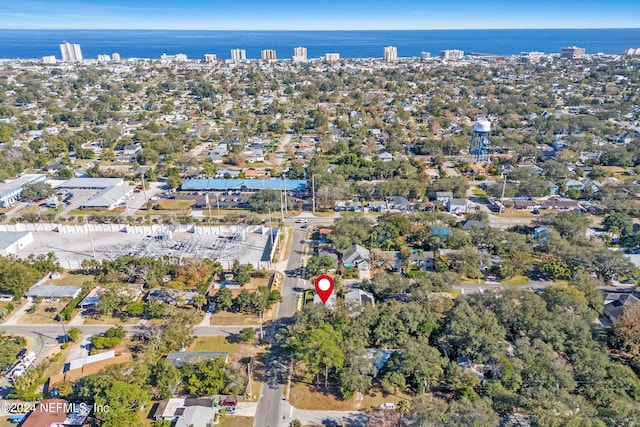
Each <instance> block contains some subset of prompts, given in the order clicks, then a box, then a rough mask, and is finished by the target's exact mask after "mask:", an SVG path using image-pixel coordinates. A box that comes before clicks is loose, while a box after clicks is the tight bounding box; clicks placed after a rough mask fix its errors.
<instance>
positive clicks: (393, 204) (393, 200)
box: [388, 196, 410, 212]
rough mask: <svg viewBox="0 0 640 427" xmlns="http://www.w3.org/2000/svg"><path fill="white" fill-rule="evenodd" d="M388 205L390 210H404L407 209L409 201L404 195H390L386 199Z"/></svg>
mask: <svg viewBox="0 0 640 427" xmlns="http://www.w3.org/2000/svg"><path fill="white" fill-rule="evenodd" d="M388 205H389V209H390V210H397V211H400V212H404V211H406V210H408V209H409V207H410V203H409V200H407V198H406V197H399V196H396V197H390V198H389V199H388Z"/></svg>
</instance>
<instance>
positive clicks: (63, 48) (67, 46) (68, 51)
mask: <svg viewBox="0 0 640 427" xmlns="http://www.w3.org/2000/svg"><path fill="white" fill-rule="evenodd" d="M60 53H62V60H63V61H82V51H81V50H80V45H79V44H71V43H68V42H64V43H62V44H61V45H60Z"/></svg>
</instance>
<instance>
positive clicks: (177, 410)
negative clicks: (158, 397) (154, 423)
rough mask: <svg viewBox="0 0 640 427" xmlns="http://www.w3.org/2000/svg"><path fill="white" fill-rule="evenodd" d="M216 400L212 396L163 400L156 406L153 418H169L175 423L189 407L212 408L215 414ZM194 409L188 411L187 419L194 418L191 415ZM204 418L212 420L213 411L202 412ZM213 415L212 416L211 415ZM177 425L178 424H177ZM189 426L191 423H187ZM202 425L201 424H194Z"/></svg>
mask: <svg viewBox="0 0 640 427" xmlns="http://www.w3.org/2000/svg"><path fill="white" fill-rule="evenodd" d="M213 403H214V400H213V399H211V398H200V399H185V398H172V399H168V400H162V401H160V402H159V403H158V406H156V409H155V411H154V412H153V415H152V418H153V419H155V420H168V421H172V422H174V423H177V422H178V421H179V419H180V418H181V417H183V416H184V415H185V413H187V409H189V408H203V409H211V410H212V411H213V414H215V410H214V409H213V406H214V405H213ZM191 412H192V411H189V412H188V413H187V416H186V417H185V418H184V420H185V421H187V420H188V419H189V418H193V417H191V416H190V414H191ZM195 412H199V411H195ZM200 415H201V417H202V418H201V419H202V420H207V419H208V421H209V422H212V420H213V415H212V414H211V413H200ZM209 415H211V417H209ZM176 425H177V424H176ZM186 425H187V426H188V425H189V424H186ZM195 425H198V426H200V424H194V426H195ZM202 426H203V427H204V426H207V424H206V423H205V424H202Z"/></svg>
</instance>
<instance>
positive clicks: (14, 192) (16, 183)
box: [0, 174, 47, 208]
mask: <svg viewBox="0 0 640 427" xmlns="http://www.w3.org/2000/svg"><path fill="white" fill-rule="evenodd" d="M46 180H47V176H46V175H43V174H25V175H22V176H20V177H18V178H16V179H14V180H13V181H11V182H8V183H1V182H0V205H2V206H3V207H5V208H8V207H10V206H11V204H13V203H14V202H15V201H16V200H18V197H20V194H21V193H22V189H23V188H24V186H25V185H28V184H34V183H36V182H44V181H46Z"/></svg>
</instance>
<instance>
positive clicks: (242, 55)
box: [231, 49, 247, 61]
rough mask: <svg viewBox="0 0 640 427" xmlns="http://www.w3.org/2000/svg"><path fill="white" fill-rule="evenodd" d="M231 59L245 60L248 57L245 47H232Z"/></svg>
mask: <svg viewBox="0 0 640 427" xmlns="http://www.w3.org/2000/svg"><path fill="white" fill-rule="evenodd" d="M231 59H232V60H234V61H244V60H245V59H247V51H246V50H244V49H231Z"/></svg>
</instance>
